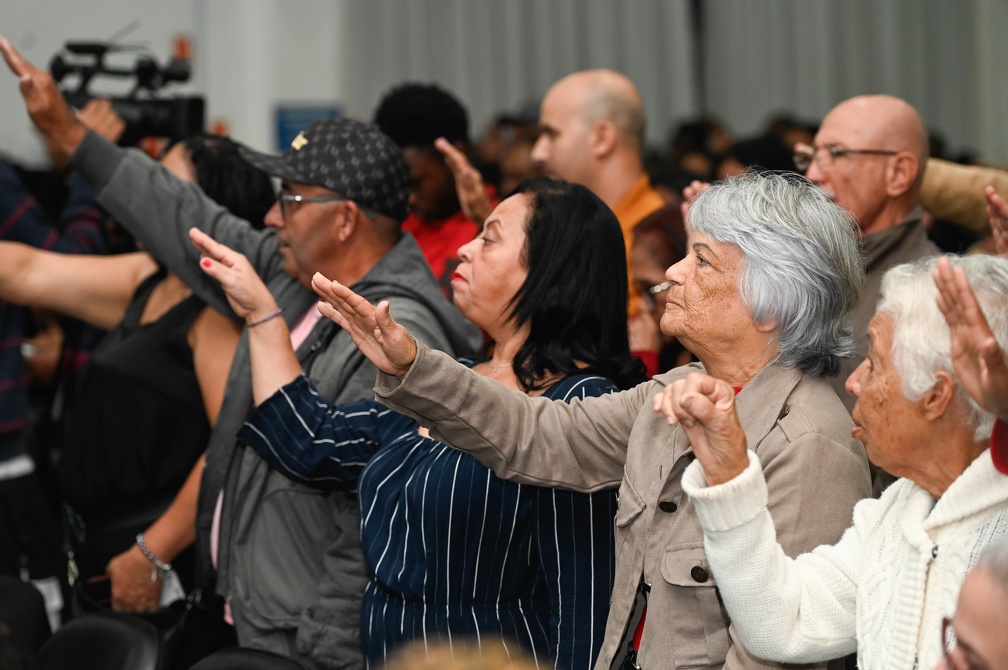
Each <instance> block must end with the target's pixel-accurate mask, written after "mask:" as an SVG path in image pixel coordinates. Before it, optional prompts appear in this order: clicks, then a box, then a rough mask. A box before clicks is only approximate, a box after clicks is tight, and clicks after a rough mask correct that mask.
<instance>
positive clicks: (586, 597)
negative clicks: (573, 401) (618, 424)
mask: <svg viewBox="0 0 1008 670" xmlns="http://www.w3.org/2000/svg"><path fill="white" fill-rule="evenodd" d="M614 391H616V388H615V387H613V386H612V385H611V384H605V385H603V384H595V385H583V386H580V387H579V388H578V389H577V391H576V393H577V396H576V397H579V398H586V397H593V396H599V395H602V394H608V393H612V392H614ZM537 507H538V509H537V516H536V542H537V546H538V549H539V565H540V569H541V571H542V574H543V575H544V577H545V580H546V584H547V586H548V588H549V595H550V618H549V626H550V629H549V635H550V657H551V658H552V659H553V665H554V667H556V668H564V669H566V670H591V668H592V666H593V664H594V662H595V658H596V657H597V656H598V652H599V649H600V648H601V647H602V640H603V638H604V637H605V626H606V618H607V616H608V614H609V598H610V595H611V593H612V585H613V579H614V576H615V571H616V557H615V549H614V548H615V546H616V536H615V526H614V525H613V518H614V517H615V516H616V491H615V490H606V491H598V492H596V493H576V492H573V491H563V490H560V489H547V488H543V489H540V490H539V495H538V498H537Z"/></svg>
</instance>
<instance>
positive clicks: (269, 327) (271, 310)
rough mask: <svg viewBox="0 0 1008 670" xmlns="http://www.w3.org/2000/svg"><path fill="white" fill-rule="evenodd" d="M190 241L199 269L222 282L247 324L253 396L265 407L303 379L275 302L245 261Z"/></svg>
mask: <svg viewBox="0 0 1008 670" xmlns="http://www.w3.org/2000/svg"><path fill="white" fill-rule="evenodd" d="M189 238H190V239H191V240H192V242H193V244H194V245H195V246H196V248H197V249H198V250H199V252H200V254H201V256H200V261H199V264H200V268H201V269H202V270H203V272H204V273H206V274H207V275H209V276H211V277H213V278H214V279H216V280H217V281H219V282H220V285H221V288H222V289H224V293H225V295H227V299H228V302H229V303H230V304H231V309H233V310H234V312H235V314H237V315H238V317H239V318H241V319H244V320H245V323H246V326H247V329H248V335H249V358H250V361H251V365H252V396H253V401H254V402H255V404H256V405H258V404H260V403H262V402H263V401H264V400H266V399H267V398H269V397H270V396H271V395H273V394H274V393H276V392H277V390H278V389H279V388H280V387H281V386H283V385H284V384H288V383H290V382H292V381H293V380H294V379H296V378H297V377H298V375H300V374H301V364H300V363H299V362H298V360H297V356H296V355H295V354H294V349H293V347H292V346H291V341H290V331H289V330H288V328H287V322H286V321H284V319H283V318H281V317H282V313H281V310H280V308H279V307H278V306H277V302H276V299H275V298H274V297H273V294H272V293H270V291H269V288H267V286H266V284H264V283H263V281H262V279H261V278H260V277H259V275H258V274H256V271H255V269H254V268H253V267H252V265H251V263H249V260H248V258H246V257H245V256H244V255H242V254H240V253H238V252H237V251H234V250H233V249H230V248H228V247H226V246H224V245H223V244H220V243H218V242H216V241H214V240H213V239H212V238H211V237H210V236H209V235H207V234H206V233H204V232H203V231H201V230H199V229H197V228H192V229H190V230H189Z"/></svg>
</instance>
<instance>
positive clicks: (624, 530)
mask: <svg viewBox="0 0 1008 670" xmlns="http://www.w3.org/2000/svg"><path fill="white" fill-rule="evenodd" d="M645 507H647V505H646V504H645V502H644V498H642V497H641V495H640V494H639V493H637V489H635V488H634V485H633V483H632V482H631V481H630V479H629V478H628V477H627V476H626V475H625V474H624V475H623V482H622V483H621V484H620V487H619V491H617V492H616V556H617V561H618V560H619V555H620V553H621V552H622V551H623V543H624V542H625V541H626V539H627V537H628V536H629V535H630V528H631V526H632V525H633V521H634V520H635V519H637V518H638V517H639V516H640V515H641V513H642V512H643V511H644V508H645Z"/></svg>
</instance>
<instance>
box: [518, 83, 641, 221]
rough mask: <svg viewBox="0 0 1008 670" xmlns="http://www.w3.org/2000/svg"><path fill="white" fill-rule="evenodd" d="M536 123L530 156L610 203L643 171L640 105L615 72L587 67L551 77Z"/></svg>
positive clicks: (549, 171) (629, 86)
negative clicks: (554, 80) (536, 134)
mask: <svg viewBox="0 0 1008 670" xmlns="http://www.w3.org/2000/svg"><path fill="white" fill-rule="evenodd" d="M539 126H540V131H541V132H540V134H539V139H538V140H537V141H536V144H535V146H534V147H533V149H532V159H533V160H534V161H535V162H536V163H538V164H540V165H542V166H543V167H544V168H545V171H546V173H547V174H548V175H549V176H551V177H557V178H559V179H565V180H567V181H570V182H575V183H578V184H582V185H584V186H587V187H588V188H589V189H591V190H592V191H594V192H595V194H596V195H598V196H599V197H600V198H602V199H603V200H604V201H605V202H606V204H608V205H609V206H610V207H612V206H613V205H614V204H615V203H616V202H617V201H618V200H619V199H620V198H621V197H622V196H623V194H624V193H626V191H627V190H628V189H629V186H630V185H631V184H632V183H634V181H636V180H637V179H638V178H639V176H640V175H641V174H643V159H642V153H643V143H644V109H643V105H642V104H641V98H640V94H639V93H638V92H637V87H636V86H634V85H633V82H631V81H630V80H629V79H627V78H626V77H625V76H623V75H622V74H620V73H618V72H613V71H612V70H585V71H582V72H575V73H574V74H571V75H568V76H566V77H564V78H563V79H561V80H560V81H558V82H557V83H555V84H554V85H553V86H551V87H550V89H549V91H547V92H546V96H545V97H544V98H543V102H542V107H541V108H540V110H539Z"/></svg>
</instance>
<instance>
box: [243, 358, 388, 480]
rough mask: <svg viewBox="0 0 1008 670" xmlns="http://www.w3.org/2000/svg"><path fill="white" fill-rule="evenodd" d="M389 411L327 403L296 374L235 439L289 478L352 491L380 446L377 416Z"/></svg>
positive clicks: (374, 406)
mask: <svg viewBox="0 0 1008 670" xmlns="http://www.w3.org/2000/svg"><path fill="white" fill-rule="evenodd" d="M389 413H390V410H387V409H383V408H382V407H381V406H379V405H377V404H376V403H374V402H373V401H369V400H364V401H361V402H357V403H353V404H350V405H343V406H341V407H330V406H329V404H328V403H327V402H326V401H325V399H324V398H322V397H321V396H320V395H319V394H318V391H317V390H316V389H315V387H314V386H313V385H312V383H311V382H310V381H309V380H308V378H307V377H305V376H304V375H301V376H300V377H298V378H297V379H295V380H294V381H293V382H291V383H290V384H287V385H286V386H284V387H282V388H281V389H280V390H278V391H277V392H276V393H274V394H273V395H272V396H271V397H270V398H268V399H267V400H266V401H265V402H263V403H262V404H261V405H259V407H257V408H256V409H255V410H254V411H253V412H252V414H251V415H250V416H249V418H248V419H247V420H246V421H245V425H244V426H243V427H242V429H241V430H240V431H239V433H238V437H239V438H241V439H242V440H243V441H244V442H245V443H246V444H248V445H249V446H250V447H251V448H252V449H253V450H254V451H255V452H256V453H257V454H258V455H259V456H260V457H261V458H262V459H263V460H264V461H266V462H267V463H268V464H269V465H270V466H271V467H272V468H274V469H275V470H277V471H278V472H280V473H282V474H283V475H284V476H286V477H287V478H289V479H291V480H293V481H296V482H299V483H302V484H305V485H308V486H312V487H314V488H318V489H323V490H330V489H332V488H333V487H334V486H338V487H342V488H345V489H347V490H349V491H355V490H356V487H357V479H358V477H360V473H361V472H362V471H363V470H364V466H366V465H367V463H368V460H369V459H370V458H371V456H372V455H374V453H375V452H376V451H377V450H378V448H379V447H380V445H381V439H382V436H381V426H380V420H381V417H382V416H385V415H387V414H389Z"/></svg>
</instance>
